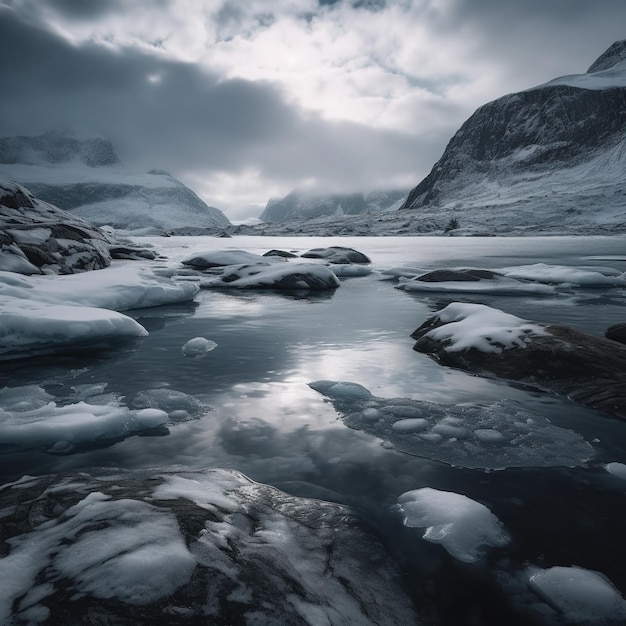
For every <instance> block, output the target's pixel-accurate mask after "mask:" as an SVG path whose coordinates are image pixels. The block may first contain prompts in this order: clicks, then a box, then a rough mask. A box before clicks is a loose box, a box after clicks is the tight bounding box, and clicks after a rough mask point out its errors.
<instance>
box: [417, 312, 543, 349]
mask: <svg viewBox="0 0 626 626" xmlns="http://www.w3.org/2000/svg"><path fill="white" fill-rule="evenodd" d="M437 318H438V319H439V320H440V321H441V322H442V323H443V324H444V325H443V326H440V327H438V328H435V329H433V330H431V331H429V332H428V333H426V335H425V336H426V337H430V338H431V339H434V340H435V341H440V342H444V341H445V342H449V344H448V345H447V346H446V350H447V351H448V352H460V351H463V350H470V349H472V348H473V349H475V350H480V351H481V352H496V353H500V352H502V350H506V349H508V348H512V347H514V346H517V347H523V346H524V344H525V343H526V342H527V341H528V340H529V339H530V337H533V336H538V335H546V334H547V331H545V330H544V329H543V328H541V327H540V326H538V325H536V324H531V323H530V322H527V321H526V320H523V319H521V318H519V317H516V316H515V315H511V314H509V313H504V312H502V311H499V310H498V309H492V308H491V307H488V306H485V305H483V304H467V303H462V302H453V303H452V304H449V305H448V306H447V307H445V308H444V309H442V310H441V311H439V312H438V313H437Z"/></svg>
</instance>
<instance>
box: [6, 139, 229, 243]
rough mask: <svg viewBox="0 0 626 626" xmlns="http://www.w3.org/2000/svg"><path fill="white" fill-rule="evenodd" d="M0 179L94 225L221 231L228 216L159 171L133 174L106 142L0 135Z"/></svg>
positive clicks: (166, 229) (130, 228)
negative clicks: (22, 188)
mask: <svg viewBox="0 0 626 626" xmlns="http://www.w3.org/2000/svg"><path fill="white" fill-rule="evenodd" d="M0 177H3V178H8V179H10V180H14V181H16V182H18V183H20V184H23V185H25V186H26V187H28V188H29V189H30V190H31V191H32V192H33V193H34V194H35V195H36V196H37V197H39V198H41V199H43V200H45V201H47V202H51V203H52V204H55V205H57V206H59V207H60V208H62V209H64V210H67V211H70V212H72V213H74V214H75V215H78V216H80V217H82V218H84V219H86V220H88V221H90V222H92V223H94V224H96V225H104V224H109V225H111V226H114V227H115V228H121V229H126V230H135V231H136V230H142V229H148V228H153V229H157V230H161V231H171V230H176V229H181V228H192V229H200V230H202V229H207V230H208V231H221V230H222V229H224V228H226V227H228V226H229V225H230V222H229V220H228V218H227V217H226V216H225V215H224V214H223V213H222V212H221V211H220V210H219V209H216V208H215V207H210V206H208V205H207V204H205V203H204V202H203V201H202V200H201V199H200V198H199V197H198V196H197V195H196V194H195V193H194V192H193V191H192V190H191V189H189V188H188V187H186V186H185V185H183V183H181V182H180V181H179V180H177V179H176V178H174V177H173V176H171V175H170V174H168V173H167V172H165V171H163V170H150V172H148V173H139V172H134V171H132V170H131V169H129V168H127V167H126V166H124V164H122V163H121V161H120V160H119V159H118V157H117V155H115V152H114V151H113V147H112V146H111V144H110V143H109V142H108V141H106V140H104V139H100V138H88V139H76V138H74V137H71V136H68V135H66V134H64V133H57V132H49V133H45V134H44V135H39V136H36V137H1V138H0Z"/></svg>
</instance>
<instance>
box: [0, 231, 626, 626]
mask: <svg viewBox="0 0 626 626" xmlns="http://www.w3.org/2000/svg"><path fill="white" fill-rule="evenodd" d="M138 241H141V242H142V243H150V244H152V245H153V246H154V247H155V248H156V249H157V250H158V251H160V252H161V253H162V254H164V255H165V256H167V257H168V260H167V263H166V264H167V265H169V266H176V265H177V264H178V262H179V261H180V259H182V258H184V257H185V256H188V255H190V254H191V253H193V252H199V251H204V250H211V249H223V248H240V249H243V250H247V251H250V252H256V253H261V254H262V253H264V252H266V251H267V250H270V249H282V250H291V251H296V252H304V251H305V250H308V249H310V248H313V247H319V246H329V245H343V246H350V247H353V248H355V249H357V250H359V251H361V252H364V253H365V254H367V255H368V256H369V257H370V258H371V259H372V262H373V270H374V271H373V273H372V274H371V275H369V276H364V277H356V278H343V279H341V281H342V285H341V287H340V288H339V289H337V290H336V291H335V292H328V293H326V292H324V293H312V292H309V293H306V292H304V293H290V294H287V293H273V292H258V291H240V292H236V291H235V290H233V291H226V290H224V291H218V290H202V291H201V292H200V293H199V294H198V296H196V298H195V301H194V302H193V303H186V304H180V305H171V306H166V307H158V308H154V309H145V310H139V311H131V312H130V313H129V314H130V315H131V316H132V317H134V318H136V319H137V320H138V321H139V322H140V323H141V324H142V325H144V326H145V328H146V329H148V331H149V332H150V335H149V336H148V337H146V338H145V339H144V338H142V339H141V340H138V341H137V342H136V343H133V344H132V345H123V346H120V347H119V348H117V349H115V350H108V351H103V352H99V353H90V354H74V355H65V356H57V357H50V358H38V359H30V360H22V361H19V362H17V361H16V362H4V363H2V365H1V369H0V388H1V387H3V386H10V387H14V386H17V385H24V384H38V385H42V386H43V387H44V388H45V389H46V391H47V392H48V393H50V394H52V395H54V396H57V397H58V398H59V399H60V400H62V399H63V398H64V397H76V394H77V393H80V390H83V391H84V392H85V393H86V394H88V395H89V394H90V395H94V394H93V389H96V387H90V386H91V385H100V387H99V389H100V390H102V391H103V392H104V393H105V394H112V395H111V396H108V398H109V399H111V398H117V401H121V402H123V403H125V404H126V405H128V406H145V405H150V404H151V403H152V405H154V406H157V405H158V406H160V407H161V408H165V410H167V411H168V412H170V418H171V419H170V423H169V424H168V426H167V428H163V429H161V430H159V431H158V432H154V433H151V436H134V437H129V438H127V439H124V440H121V441H109V442H106V444H101V445H100V446H99V447H98V448H96V449H89V448H88V447H85V448H84V449H79V450H75V451H73V453H71V454H63V455H53V454H49V453H44V452H37V451H21V452H15V451H10V450H5V451H3V453H2V456H1V457H0V463H1V466H0V469H1V471H2V482H7V481H9V480H14V479H15V478H18V477H20V476H22V475H23V474H42V473H50V472H68V471H100V470H101V469H102V468H104V469H110V468H155V470H162V469H180V468H204V467H222V468H233V469H237V470H239V471H241V472H243V473H245V474H246V475H248V476H249V477H250V478H252V479H254V480H256V481H259V482H263V483H268V484H271V485H275V486H277V487H279V488H280V489H283V490H284V491H286V492H288V493H290V494H293V495H300V496H307V497H314V498H320V499H324V500H331V501H336V502H341V503H345V504H348V505H351V506H352V507H354V508H355V509H356V510H357V511H359V512H360V514H361V515H362V516H363V517H364V518H365V519H367V520H368V522H369V523H370V524H372V525H373V526H374V527H375V528H376V529H377V531H378V532H379V533H380V535H381V536H382V538H383V540H384V542H385V544H386V545H387V547H388V548H389V550H390V551H391V552H392V554H393V555H394V556H395V557H396V558H397V559H398V561H399V562H400V563H401V566H402V568H403V570H404V572H405V573H406V577H407V581H408V582H409V587H410V588H411V589H412V591H413V593H414V599H415V602H416V603H417V605H418V606H422V607H425V608H424V611H423V614H424V615H426V616H427V615H428V614H429V612H431V611H430V609H428V607H429V606H430V607H437V608H436V610H435V609H433V610H432V615H436V616H437V617H436V619H435V618H434V617H433V620H432V621H431V622H428V620H427V618H426V619H425V623H446V624H516V623H518V624H527V623H553V622H551V621H550V619H554V618H553V617H550V618H548V617H546V618H545V620H546V621H545V622H543V621H542V620H541V619H540V617H538V616H540V615H541V611H540V609H537V610H535V611H534V612H532V614H530V613H528V612H526V609H525V607H528V606H530V605H536V604H537V603H538V602H539V599H538V598H537V596H536V595H535V594H533V593H532V592H531V591H529V589H528V586H527V584H526V582H525V578H524V572H526V571H527V568H528V567H530V566H536V567H541V568H547V567H551V566H554V565H560V566H571V565H576V566H579V567H583V568H586V569H589V570H594V571H597V572H601V573H602V574H604V575H605V576H606V577H607V578H608V579H610V581H611V582H612V583H613V585H615V587H616V588H617V589H618V590H619V591H620V592H621V593H622V595H624V596H626V568H625V567H624V563H626V542H624V541H623V536H624V531H623V519H624V514H626V481H625V480H623V479H620V478H618V477H617V476H615V475H613V474H610V473H609V472H607V470H606V469H605V466H606V464H607V463H611V462H618V463H626V424H624V423H622V422H619V421H617V420H615V419H610V418H608V417H605V416H603V415H600V414H597V413H595V412H593V411H590V410H587V409H584V408H581V407H578V406H576V405H574V404H572V403H570V402H569V401H567V400H565V399H562V398H557V397H554V396H550V395H547V394H543V393H540V392H538V391H536V390H531V389H525V388H522V387H520V386H511V385H508V384H506V383H504V382H500V381H496V380H487V379H483V378H480V377H476V376H472V375H469V374H466V373H463V372H460V371H454V370H451V369H448V368H444V367H441V366H439V365H437V364H436V363H435V362H434V361H432V360H431V359H430V358H429V357H427V356H426V355H423V354H419V353H417V352H415V351H413V350H412V346H413V341H412V339H411V338H410V336H409V335H410V333H411V332H412V331H413V330H415V329H416V328H417V327H418V326H420V324H422V322H424V321H425V320H426V319H427V317H428V316H429V315H430V314H431V313H432V312H434V311H436V310H439V309H441V308H443V307H444V306H446V305H447V304H448V303H449V302H451V301H467V302H480V303H483V304H487V305H489V306H492V307H495V308H498V309H502V310H504V311H506V312H508V313H513V314H515V315H517V316H520V317H522V318H526V319H531V320H535V321H540V322H549V323H561V324H567V325H570V326H573V327H575V328H578V329H580V330H584V331H587V332H591V333H595V334H603V332H604V330H605V329H606V328H607V327H608V326H610V325H612V324H615V323H617V322H622V321H626V308H625V305H626V293H625V292H624V290H623V289H621V288H597V287H596V288H580V287H577V288H571V289H568V290H560V291H559V292H558V293H556V294H554V295H548V296H545V295H542V296H532V297H529V296H496V295H478V296H471V295H456V296H455V295H451V296H450V295H446V294H444V293H441V294H418V293H408V292H404V291H400V290H398V289H395V288H394V284H395V281H393V280H388V279H385V277H384V276H383V275H382V274H381V273H380V272H381V271H382V270H385V269H389V268H392V267H398V266H406V267H414V268H422V269H424V270H428V269H435V268H441V267H482V268H499V267H507V266H515V265H527V264H531V263H538V262H543V263H552V264H558V265H567V266H598V267H600V266H601V267H612V268H615V269H618V270H620V271H622V272H623V271H626V239H625V238H624V237H621V236H620V237H614V238H606V237H577V238H570V237H557V238H553V237H551V238H431V237H423V238H422V237H420V238H392V237H390V238H332V239H323V238H304V237H298V238H295V237H292V238H284V237H280V238H279V237H271V238H270V237H267V238H264V237H235V238H232V239H215V238H193V237H189V238H182V237H178V238H167V239H157V238H142V239H138ZM199 336H201V337H205V338H207V339H209V340H211V341H214V342H215V343H216V344H217V347H216V348H215V349H214V350H212V351H210V352H209V353H208V354H207V355H206V356H205V357H204V358H189V357H186V356H184V355H183V353H182V350H181V348H182V346H183V345H184V344H185V342H187V341H188V340H189V339H192V338H194V337H199ZM321 379H329V380H334V381H347V382H352V383H358V384H360V385H363V386H364V387H366V388H367V389H368V390H369V391H370V392H371V393H372V394H373V395H374V396H376V397H377V398H389V399H391V398H410V399H414V400H419V401H425V402H432V403H436V404H439V405H445V406H446V407H450V408H451V410H453V409H454V410H456V409H457V408H458V407H459V406H470V407H473V406H487V405H490V404H493V403H495V402H497V401H503V400H506V401H510V402H512V403H514V404H515V406H519V407H521V408H522V409H523V410H525V411H528V412H530V413H531V414H532V415H533V416H536V417H537V419H538V420H544V421H545V420H547V421H548V423H549V424H550V425H552V426H554V427H555V428H554V431H550V432H553V433H554V438H555V439H557V440H558V437H559V433H563V432H566V431H570V430H571V431H574V432H575V433H577V434H578V435H579V437H580V438H581V440H584V441H585V442H587V443H588V444H589V445H590V446H591V448H592V450H593V453H592V454H591V455H590V456H591V457H592V458H591V459H589V460H588V461H584V460H579V459H576V458H573V457H572V458H571V459H569V462H565V463H564V464H563V465H559V466H556V467H537V463H536V462H534V461H532V454H530V452H529V454H528V458H529V459H530V460H529V462H528V466H524V462H523V459H524V451H523V450H522V451H520V450H517V451H515V454H516V458H517V459H518V460H519V459H522V460H521V461H518V462H517V463H516V465H517V466H516V467H508V468H505V469H494V468H489V467H487V468H481V467H478V466H480V460H478V461H477V462H476V463H475V465H476V467H473V468H471V469H468V468H464V467H460V466H458V464H457V465H455V464H454V463H452V462H450V461H449V460H448V461H447V460H446V458H445V454H442V453H438V454H429V453H428V452H423V451H422V452H420V453H419V454H416V453H413V454H410V453H407V452H402V451H399V450H398V449H395V448H394V447H392V446H391V445H390V444H388V443H385V442H384V441H383V439H381V438H378V437H376V436H374V435H373V434H369V433H367V432H365V431H363V430H356V429H354V428H350V427H348V426H347V425H346V424H345V422H344V421H343V420H342V419H341V416H340V415H339V414H338V413H337V411H336V410H335V408H334V407H333V405H332V403H330V402H329V401H328V399H326V398H325V397H324V396H323V395H321V394H320V393H318V392H316V391H314V390H313V389H312V388H310V387H309V385H308V383H311V382H313V381H318V380H321ZM104 383H106V388H105V387H104ZM77 390H78V391H77ZM90 390H91V391H90ZM167 392H180V393H169V394H168V393H167ZM159 394H161V395H159ZM183 394H186V395H183ZM164 398H165V399H164ZM99 401H101V402H106V401H107V396H100V400H99ZM159 402H160V403H161V404H159ZM164 402H165V403H167V402H169V403H170V405H171V406H165V407H164V406H163V403H164ZM542 423H544V422H542ZM494 445H497V444H494ZM563 455H564V456H565V457H566V458H567V452H566V451H564V452H563ZM574 456H575V455H574ZM433 457H437V458H433ZM487 465H489V464H488V463H487ZM568 465H569V466H571V467H568ZM422 487H432V488H434V489H439V490H445V491H452V492H456V493H459V494H463V495H465V496H468V497H469V498H472V499H474V500H477V501H478V502H481V503H482V504H484V505H486V506H487V507H488V508H489V509H490V510H491V512H492V513H493V514H494V515H496V516H497V517H498V518H499V519H500V521H501V522H502V524H503V526H504V527H505V528H506V530H507V532H508V533H509V535H510V537H511V541H510V543H509V544H508V545H506V546H504V547H498V548H490V549H488V550H487V551H486V554H485V556H483V558H482V559H480V560H479V561H477V562H475V563H470V564H465V563H461V562H459V561H457V560H455V559H454V558H453V557H451V556H450V555H449V554H448V553H447V552H445V550H444V549H443V548H442V547H441V546H439V545H437V544H434V543H429V542H427V541H425V540H423V539H422V535H423V532H424V531H423V529H419V528H407V527H404V526H403V525H402V524H401V518H400V516H399V514H398V511H397V509H396V507H395V505H396V503H397V498H398V496H400V495H401V494H402V493H404V492H406V491H409V490H414V489H419V488H422ZM526 579H527V576H526ZM537 620H538V621H537ZM556 623H560V622H556Z"/></svg>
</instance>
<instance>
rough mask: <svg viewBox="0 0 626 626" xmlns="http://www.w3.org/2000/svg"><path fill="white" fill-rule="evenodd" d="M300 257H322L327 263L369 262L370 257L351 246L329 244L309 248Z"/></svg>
mask: <svg viewBox="0 0 626 626" xmlns="http://www.w3.org/2000/svg"><path fill="white" fill-rule="evenodd" d="M300 256H301V257H303V258H305V259H324V260H326V261H328V262H329V263H339V264H345V263H371V262H372V261H371V259H370V258H369V257H368V256H366V255H365V254H363V253H362V252H359V251H358V250H354V249H353V248H346V247H343V246H330V247H328V248H311V250H308V251H307V252H303V253H302V254H301V255H300Z"/></svg>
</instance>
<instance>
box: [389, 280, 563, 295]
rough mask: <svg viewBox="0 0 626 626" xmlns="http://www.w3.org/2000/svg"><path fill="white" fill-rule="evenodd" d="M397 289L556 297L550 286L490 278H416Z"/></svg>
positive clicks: (398, 286) (404, 281)
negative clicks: (441, 279)
mask: <svg viewBox="0 0 626 626" xmlns="http://www.w3.org/2000/svg"><path fill="white" fill-rule="evenodd" d="M396 289H402V290H404V291H419V292H449V293H483V294H494V295H507V296H527V295H529V294H531V295H554V294H555V293H556V289H555V288H554V287H551V286H550V285H538V284H535V283H529V282H522V281H520V280H514V279H512V278H504V277H502V278H490V279H483V280H476V281H464V280H463V281H454V280H445V281H433V282H428V281H423V280H420V278H419V276H418V277H415V278H403V277H400V278H399V282H398V284H397V285H396Z"/></svg>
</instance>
